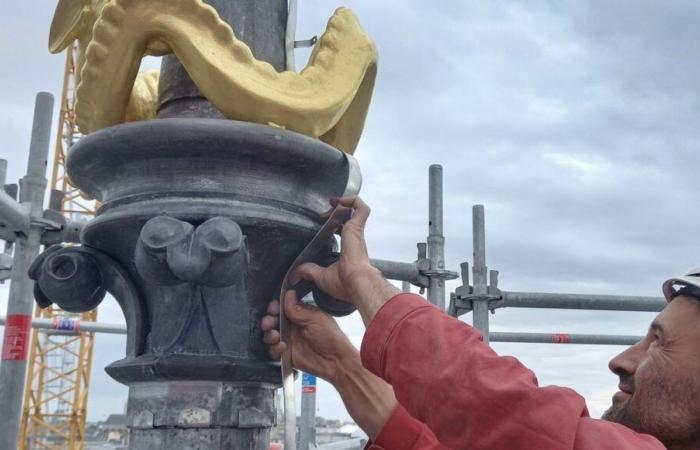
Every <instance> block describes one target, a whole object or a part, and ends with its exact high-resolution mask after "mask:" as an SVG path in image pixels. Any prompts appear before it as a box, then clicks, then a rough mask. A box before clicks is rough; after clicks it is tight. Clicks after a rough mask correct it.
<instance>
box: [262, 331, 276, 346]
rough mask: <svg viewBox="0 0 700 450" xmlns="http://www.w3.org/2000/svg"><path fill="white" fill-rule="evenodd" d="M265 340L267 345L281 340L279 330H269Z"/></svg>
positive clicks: (264, 337)
mask: <svg viewBox="0 0 700 450" xmlns="http://www.w3.org/2000/svg"><path fill="white" fill-rule="evenodd" d="M263 342H264V343H266V344H267V345H274V344H277V343H279V342H280V332H279V331H277V330H269V331H266V332H265V335H264V336H263Z"/></svg>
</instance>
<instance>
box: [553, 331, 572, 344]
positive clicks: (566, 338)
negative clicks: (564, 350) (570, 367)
mask: <svg viewBox="0 0 700 450" xmlns="http://www.w3.org/2000/svg"><path fill="white" fill-rule="evenodd" d="M552 342H554V343H555V344H569V343H571V335H570V334H567V333H554V334H553V335H552Z"/></svg>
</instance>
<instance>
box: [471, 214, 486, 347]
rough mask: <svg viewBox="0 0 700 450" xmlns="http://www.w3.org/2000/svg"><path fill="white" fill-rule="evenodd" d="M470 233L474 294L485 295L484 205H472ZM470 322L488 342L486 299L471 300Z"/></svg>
mask: <svg viewBox="0 0 700 450" xmlns="http://www.w3.org/2000/svg"><path fill="white" fill-rule="evenodd" d="M472 235H473V243H472V245H473V249H474V266H473V267H472V274H473V278H474V293H473V294H474V295H475V296H486V295H487V294H488V278H487V277H488V269H487V268H486V226H485V220H484V206H483V205H474V206H473V208H472ZM472 323H473V325H474V328H476V329H478V330H479V331H481V332H482V333H483V335H484V342H486V343H487V344H488V342H489V303H488V300H487V299H484V300H479V299H475V300H473V311H472Z"/></svg>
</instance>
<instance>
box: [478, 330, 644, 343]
mask: <svg viewBox="0 0 700 450" xmlns="http://www.w3.org/2000/svg"><path fill="white" fill-rule="evenodd" d="M489 338H490V339H491V342H514V343H526V344H582V345H634V344H636V343H637V342H639V341H640V340H642V339H643V338H644V336H625V335H614V334H569V333H504V332H491V333H489Z"/></svg>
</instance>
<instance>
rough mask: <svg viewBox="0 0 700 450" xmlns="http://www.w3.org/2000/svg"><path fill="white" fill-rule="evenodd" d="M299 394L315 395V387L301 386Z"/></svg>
mask: <svg viewBox="0 0 700 450" xmlns="http://www.w3.org/2000/svg"><path fill="white" fill-rule="evenodd" d="M301 392H302V393H304V394H315V393H316V386H303V387H302V388H301Z"/></svg>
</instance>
